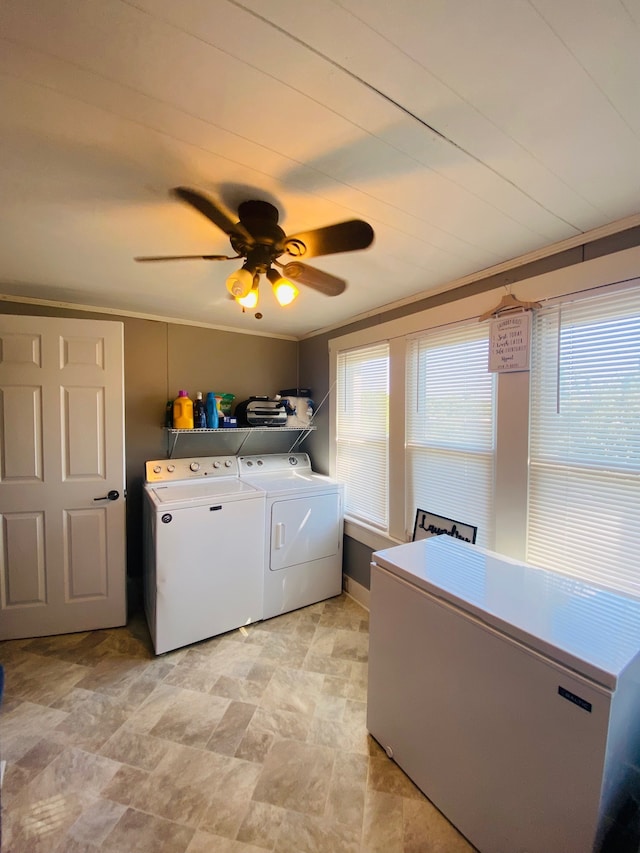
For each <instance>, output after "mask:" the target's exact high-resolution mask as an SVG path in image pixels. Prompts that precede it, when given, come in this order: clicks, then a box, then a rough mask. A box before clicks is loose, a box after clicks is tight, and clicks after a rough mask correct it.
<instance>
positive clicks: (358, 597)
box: [342, 574, 369, 610]
mask: <svg viewBox="0 0 640 853" xmlns="http://www.w3.org/2000/svg"><path fill="white" fill-rule="evenodd" d="M342 588H343V590H344V591H345V592H346V593H347V595H348V596H350V597H351V598H353V600H354V601H357V602H358V604H360V605H361V606H362V607H364V609H365V610H368V609H369V590H368V589H367V588H366V586H362V584H361V583H358V581H354V579H353V578H350V577H349V575H345V574H343V575H342Z"/></svg>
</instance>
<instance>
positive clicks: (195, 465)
mask: <svg viewBox="0 0 640 853" xmlns="http://www.w3.org/2000/svg"><path fill="white" fill-rule="evenodd" d="M189 468H191V470H192V471H199V470H200V463H199V462H192V463H191V465H189Z"/></svg>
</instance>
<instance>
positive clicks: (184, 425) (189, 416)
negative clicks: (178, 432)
mask: <svg viewBox="0 0 640 853" xmlns="http://www.w3.org/2000/svg"><path fill="white" fill-rule="evenodd" d="M173 428H174V429H193V400H191V399H190V398H189V395H188V394H187V392H186V391H179V392H178V396H177V397H176V399H175V400H174V401H173Z"/></svg>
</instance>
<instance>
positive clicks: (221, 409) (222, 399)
mask: <svg viewBox="0 0 640 853" xmlns="http://www.w3.org/2000/svg"><path fill="white" fill-rule="evenodd" d="M213 393H214V394H215V395H216V398H217V400H218V414H219V415H230V414H231V406H232V405H233V401H234V400H235V398H236V395H235V394H221V393H220V391H214V392H213Z"/></svg>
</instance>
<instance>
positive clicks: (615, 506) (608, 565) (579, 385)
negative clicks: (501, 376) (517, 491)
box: [527, 288, 640, 595]
mask: <svg viewBox="0 0 640 853" xmlns="http://www.w3.org/2000/svg"><path fill="white" fill-rule="evenodd" d="M533 342H534V343H533V347H534V348H533V352H532V375H531V415H530V417H531V426H530V472H529V517H528V535H527V560H528V561H529V562H531V563H534V564H538V565H542V566H546V567H548V568H552V569H556V570H559V571H563V572H567V573H569V574H572V575H576V576H579V577H581V578H585V579H587V580H592V581H596V582H601V583H604V584H606V585H608V586H614V587H617V588H618V589H622V590H626V591H628V592H631V593H633V594H635V595H640V573H639V572H638V568H637V564H638V553H639V549H640V289H638V288H636V289H633V290H628V291H625V292H618V293H610V294H607V295H604V296H598V297H592V298H590V299H585V300H582V301H578V302H573V303H570V304H568V305H561V306H558V305H556V306H553V307H550V308H548V309H543V310H541V311H539V312H538V314H537V316H536V318H535V320H534V328H533Z"/></svg>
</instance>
